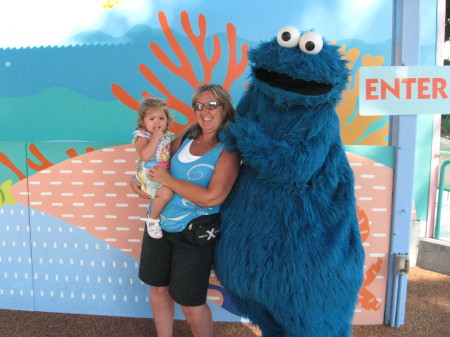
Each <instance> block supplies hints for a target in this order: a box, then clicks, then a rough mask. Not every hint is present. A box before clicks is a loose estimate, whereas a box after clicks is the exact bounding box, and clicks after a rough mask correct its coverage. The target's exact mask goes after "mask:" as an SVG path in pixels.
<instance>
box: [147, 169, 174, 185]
mask: <svg viewBox="0 0 450 337" xmlns="http://www.w3.org/2000/svg"><path fill="white" fill-rule="evenodd" d="M150 179H151V180H153V181H156V182H157V183H160V184H162V185H166V183H167V181H168V179H170V174H169V173H168V172H167V171H165V170H164V169H163V168H161V167H158V166H154V167H152V168H151V169H150Z"/></svg>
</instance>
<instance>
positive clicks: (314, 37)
mask: <svg viewBox="0 0 450 337" xmlns="http://www.w3.org/2000/svg"><path fill="white" fill-rule="evenodd" d="M298 46H299V47H300V50H301V51H302V52H304V53H306V54H311V55H314V54H317V53H320V51H321V50H322V48H323V39H322V36H321V35H320V34H319V33H316V32H308V33H305V34H303V35H302V36H301V37H300V41H299V42H298Z"/></svg>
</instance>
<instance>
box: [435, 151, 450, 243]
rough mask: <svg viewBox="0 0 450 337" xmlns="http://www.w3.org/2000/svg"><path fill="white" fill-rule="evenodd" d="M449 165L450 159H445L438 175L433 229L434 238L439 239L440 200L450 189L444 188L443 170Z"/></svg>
mask: <svg viewBox="0 0 450 337" xmlns="http://www.w3.org/2000/svg"><path fill="white" fill-rule="evenodd" d="M440 154H450V151H440ZM449 164H450V159H447V160H446V161H444V162H443V163H442V166H441V169H440V173H439V186H438V190H439V192H438V202H437V210H436V224H435V228H434V238H435V239H439V236H440V234H441V212H442V199H443V195H444V191H446V192H450V188H448V187H445V169H446V168H447V165H449Z"/></svg>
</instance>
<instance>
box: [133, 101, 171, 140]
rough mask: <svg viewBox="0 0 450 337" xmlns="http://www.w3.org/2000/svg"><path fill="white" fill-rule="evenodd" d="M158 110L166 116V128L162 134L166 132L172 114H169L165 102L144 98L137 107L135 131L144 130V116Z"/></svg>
mask: <svg viewBox="0 0 450 337" xmlns="http://www.w3.org/2000/svg"><path fill="white" fill-rule="evenodd" d="M158 109H161V110H162V111H164V113H165V114H166V117H167V128H166V130H164V132H166V131H167V130H168V129H169V126H170V122H172V114H171V113H170V111H169V109H167V105H166V102H164V101H163V100H162V99H160V98H156V97H150V98H146V99H144V100H143V101H142V102H141V104H140V105H139V111H138V117H137V127H136V129H140V128H145V123H144V118H145V116H147V115H148V114H150V113H152V112H154V111H155V110H158Z"/></svg>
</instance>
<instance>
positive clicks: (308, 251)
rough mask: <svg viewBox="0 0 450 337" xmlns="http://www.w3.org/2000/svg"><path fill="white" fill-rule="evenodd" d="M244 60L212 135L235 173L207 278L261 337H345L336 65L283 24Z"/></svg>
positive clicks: (341, 71) (345, 242) (353, 283)
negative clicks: (230, 102) (245, 69)
mask: <svg viewBox="0 0 450 337" xmlns="http://www.w3.org/2000/svg"><path fill="white" fill-rule="evenodd" d="M249 60H250V62H251V64H252V68H251V70H252V72H251V76H250V85H249V87H248V90H247V91H246V93H245V94H244V96H243V97H242V99H241V100H240V102H239V104H238V106H237V110H238V117H237V119H236V121H235V122H234V123H232V124H231V125H230V128H229V132H226V133H223V134H221V139H222V141H224V142H225V143H226V144H227V148H228V149H229V150H237V151H238V152H239V153H240V154H241V156H242V161H243V164H242V166H241V170H240V173H239V177H238V180H237V182H236V184H235V185H234V187H233V190H232V192H231V194H230V196H229V197H228V199H227V200H226V202H225V203H224V204H223V206H222V209H221V214H222V224H223V225H222V233H221V238H220V240H219V241H218V244H217V250H216V262H215V271H216V274H217V276H218V278H219V280H220V282H221V283H222V285H223V286H224V287H225V289H226V290H227V293H228V294H229V295H230V297H231V299H232V301H233V303H234V304H235V305H236V307H237V308H238V310H239V311H240V313H241V314H242V315H243V316H245V317H248V318H249V319H250V320H251V321H252V322H253V323H254V324H256V325H258V326H259V328H260V329H261V330H262V333H263V336H264V337H294V336H298V337H313V336H314V337H345V336H350V333H351V320H352V317H353V314H354V309H355V305H356V301H357V295H358V291H359V289H360V287H361V284H362V281H363V263H364V252H363V248H362V244H361V238H360V232H359V227H358V220H357V215H356V205H355V197H354V186H353V184H354V178H353V171H352V170H351V168H350V165H349V163H348V160H347V157H346V154H345V151H344V149H343V146H342V141H341V137H340V125H339V123H340V122H339V118H338V116H337V114H336V112H335V107H336V105H337V103H338V102H339V101H340V99H341V93H342V91H343V90H344V89H345V87H346V85H347V82H348V69H347V67H346V61H344V60H342V59H341V55H340V53H339V51H338V47H337V46H334V45H330V44H326V43H325V42H324V41H323V40H322V37H321V36H320V35H319V34H317V33H315V32H308V33H305V34H303V35H300V32H299V31H298V30H296V29H295V28H294V27H285V29H283V30H281V31H280V32H279V33H278V37H277V38H275V39H273V40H272V41H270V42H265V43H262V44H261V45H260V46H259V47H258V48H256V49H253V50H251V51H250V52H249Z"/></svg>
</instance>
